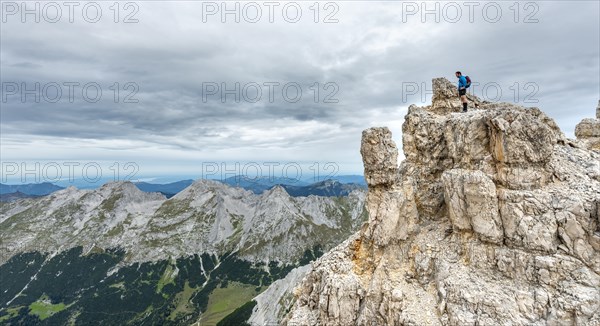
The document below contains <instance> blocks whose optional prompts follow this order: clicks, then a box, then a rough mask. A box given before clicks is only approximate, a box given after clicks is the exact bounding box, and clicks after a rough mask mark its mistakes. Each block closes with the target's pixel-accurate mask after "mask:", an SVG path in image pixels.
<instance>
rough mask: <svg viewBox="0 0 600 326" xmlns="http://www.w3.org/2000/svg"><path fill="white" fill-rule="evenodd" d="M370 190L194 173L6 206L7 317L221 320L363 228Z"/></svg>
mask: <svg viewBox="0 0 600 326" xmlns="http://www.w3.org/2000/svg"><path fill="white" fill-rule="evenodd" d="M365 195H366V192H365V190H364V189H359V188H357V189H354V190H353V191H351V192H350V193H348V194H347V195H346V196H338V197H335V196H329V197H324V196H314V195H311V196H308V197H292V196H290V195H289V194H288V193H287V192H286V191H285V189H284V188H283V187H281V186H274V187H272V188H271V189H269V190H267V191H265V192H263V193H262V194H260V195H257V194H255V193H253V192H251V191H248V190H245V189H242V188H236V187H231V186H228V185H226V184H223V183H221V182H217V181H211V180H197V181H194V182H193V183H192V184H190V185H189V186H188V187H186V188H185V189H183V190H182V191H180V192H178V193H177V194H176V195H174V196H173V197H171V198H166V196H164V195H163V194H160V193H156V192H144V191H141V190H140V189H138V187H136V185H134V184H133V183H131V182H111V183H107V184H105V185H103V186H102V187H100V188H98V189H94V190H87V189H86V190H81V189H77V188H74V187H69V188H66V189H63V190H59V191H56V192H53V193H51V194H50V195H47V196H44V197H41V198H33V199H21V200H17V201H13V202H4V203H0V250H1V251H0V253H1V256H0V264H1V265H0V278H1V279H2V282H0V283H1V285H0V306H1V307H2V308H0V323H7V324H19V323H26V324H68V323H71V322H72V323H76V324H87V323H106V324H123V323H127V322H129V323H133V324H164V325H169V324H170V325H179V324H192V323H194V322H198V321H201V322H203V323H207V324H214V323H216V322H218V321H219V320H221V319H223V318H224V317H225V316H226V315H227V314H229V313H230V312H232V311H233V310H234V309H235V308H238V307H239V306H241V305H243V304H244V303H246V302H249V301H250V300H251V299H252V298H253V297H255V296H256V295H257V294H259V293H261V292H262V291H264V290H265V289H266V288H267V287H268V285H270V284H271V283H272V282H273V281H275V280H277V279H280V278H283V277H285V276H286V275H287V273H288V272H290V271H291V270H293V269H294V268H296V267H299V266H303V265H306V264H308V263H309V262H310V261H311V260H314V259H315V258H317V257H318V256H320V255H321V254H322V253H323V252H325V251H327V250H329V249H330V248H332V247H333V246H335V245H337V244H338V243H339V242H340V241H341V240H342V239H344V238H346V237H348V236H349V235H350V234H352V233H353V232H355V231H356V230H357V229H358V227H359V226H360V225H361V224H362V223H363V221H364V220H365V219H366V211H365V210H364V200H365Z"/></svg>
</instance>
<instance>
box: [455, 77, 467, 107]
mask: <svg viewBox="0 0 600 326" xmlns="http://www.w3.org/2000/svg"><path fill="white" fill-rule="evenodd" d="M456 77H457V78H458V95H459V96H460V100H461V102H462V105H463V112H467V88H468V87H469V86H471V81H470V80H469V76H467V77H466V78H465V76H463V75H462V73H461V72H460V71H457V72H456Z"/></svg>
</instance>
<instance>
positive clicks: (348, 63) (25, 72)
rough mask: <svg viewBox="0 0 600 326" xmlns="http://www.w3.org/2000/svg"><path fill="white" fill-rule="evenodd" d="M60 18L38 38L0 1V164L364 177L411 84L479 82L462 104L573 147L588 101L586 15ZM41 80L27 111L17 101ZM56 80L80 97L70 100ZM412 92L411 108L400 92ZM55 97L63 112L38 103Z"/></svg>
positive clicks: (37, 31)
mask: <svg viewBox="0 0 600 326" xmlns="http://www.w3.org/2000/svg"><path fill="white" fill-rule="evenodd" d="M57 3H58V5H59V6H60V10H61V11H62V16H60V17H59V18H56V17H57V16H56V9H57V8H56V7H54V6H48V5H47V3H45V2H39V4H40V11H39V12H40V22H39V23H36V22H35V19H36V17H35V14H27V15H25V16H24V17H23V16H22V15H21V14H22V11H23V9H24V8H22V7H21V2H6V1H3V2H2V20H3V21H2V29H1V35H0V36H1V50H0V54H1V61H0V65H1V67H0V68H1V79H2V103H0V104H1V105H2V109H1V122H0V127H1V152H2V153H1V154H2V161H3V162H4V163H5V162H19V163H21V162H35V161H39V162H42V163H43V162H47V161H77V162H89V161H99V162H100V161H102V162H120V163H125V162H136V163H137V165H138V166H139V172H138V175H139V176H153V175H154V176H164V175H190V176H199V175H200V174H201V172H202V171H201V167H200V166H201V164H202V163H206V162H217V163H222V162H236V161H238V162H241V163H242V164H244V162H250V161H254V162H265V161H268V162H279V163H280V164H286V163H289V162H300V163H301V164H303V166H308V165H310V164H312V162H318V163H319V164H320V167H319V169H321V168H322V166H323V164H325V163H327V162H335V164H337V166H338V167H339V170H338V171H337V172H338V174H362V163H361V158H360V154H359V147H360V137H361V131H362V130H363V129H366V128H368V127H372V126H388V127H389V128H390V129H391V130H392V132H393V134H394V139H395V141H396V143H397V144H398V146H399V147H400V146H401V131H402V129H401V127H402V122H403V117H404V115H405V114H406V110H407V107H408V106H409V105H410V104H413V103H415V104H418V105H425V104H427V103H429V101H430V94H428V93H427V92H426V91H425V90H423V89H422V86H423V85H425V86H426V87H427V88H428V89H430V88H431V84H430V83H431V79H432V78H434V77H440V76H443V77H447V78H448V79H450V80H451V81H453V82H454V81H455V80H456V78H455V77H454V71H456V70H461V71H463V72H464V73H465V74H467V75H469V76H471V78H472V79H473V81H474V82H479V83H481V85H488V86H487V90H488V92H487V94H482V90H483V87H482V86H479V87H478V88H477V87H476V88H475V89H474V91H475V95H477V96H480V97H484V98H485V99H488V100H497V96H496V95H497V94H496V90H497V89H498V88H499V89H500V90H501V91H502V98H501V100H503V101H509V102H517V103H518V104H521V105H525V106H538V107H540V108H541V109H542V110H543V111H545V112H546V113H547V114H548V115H550V116H551V117H552V118H554V119H555V120H556V121H557V122H558V124H559V125H560V127H561V128H562V129H563V131H564V132H565V133H566V134H567V136H569V137H573V131H574V128H575V125H576V124H577V123H578V122H579V121H580V120H581V119H582V118H585V117H593V116H594V112H595V108H596V105H597V103H598V99H599V97H600V95H599V94H600V81H599V78H600V77H599V76H600V43H599V42H600V35H599V30H600V22H599V16H600V8H599V2H598V1H548V2H547V1H533V2H529V3H528V5H526V4H525V2H520V3H519V4H518V5H516V6H515V5H514V3H515V2H513V1H509V2H500V1H497V2H493V3H491V4H490V3H488V2H477V1H473V2H471V6H472V7H469V5H467V4H466V3H463V2H453V3H447V2H428V3H427V4H426V5H427V8H423V7H422V3H423V2H421V1H419V2H406V1H405V2H383V1H368V2H367V1H354V2H330V4H329V5H326V3H325V2H321V3H319V5H318V6H315V5H314V2H312V1H310V2H295V3H292V4H288V5H287V6H285V10H284V5H285V4H286V3H279V5H278V6H272V7H270V5H269V3H268V2H267V3H265V2H255V3H251V4H250V5H249V3H248V2H229V3H228V4H227V5H228V7H227V8H228V9H234V8H235V6H236V4H237V5H239V6H240V10H239V12H238V13H239V15H240V17H239V19H240V22H239V23H237V22H235V16H234V14H228V15H226V16H225V20H224V21H223V17H221V11H222V9H223V8H220V3H221V2H204V3H203V2H187V1H173V2H166V1H160V2H158V1H157V2H154V1H145V2H139V1H138V2H132V5H130V6H129V7H125V6H124V3H121V6H120V7H119V9H118V10H117V8H116V7H112V8H111V7H110V6H111V5H112V3H113V2H96V3H93V4H91V5H90V4H88V5H87V6H86V4H87V3H86V2H81V3H78V4H79V5H78V6H75V7H73V12H72V14H71V16H72V17H69V7H66V6H64V5H62V2H57ZM402 3H404V5H403V4H402ZM473 3H475V5H473ZM28 4H29V9H32V8H34V2H29V3H28ZM436 4H437V6H439V12H438V16H437V17H436V14H435V8H436V7H435V6H436ZM44 6H46V7H44ZM311 6H312V7H311ZM84 7H85V8H86V10H85V11H86V12H87V15H86V16H84V13H83V12H84V10H83V8H84ZM97 7H99V8H100V9H101V11H102V15H101V16H98V18H96V13H95V11H96V10H97ZM257 7H258V8H260V9H261V11H262V16H261V17H259V18H256V17H257V16H256V8H257ZM298 7H300V8H301V14H300V15H299V16H298V15H297V14H296V10H297V8H298ZM317 7H318V10H317ZM270 8H273V9H272V10H273V11H272V13H270V12H269V11H270ZM470 8H472V11H471V9H470ZM423 9H433V12H434V13H431V14H428V15H426V16H425V17H422V16H421V13H422V11H423ZM457 9H460V10H461V16H457ZM498 9H499V10H501V13H499V14H497V13H496V11H497V10H498ZM234 11H235V10H234ZM117 12H118V17H115V14H116V13H117ZM213 13H214V14H213ZM317 13H318V17H317V15H316V14H317ZM70 18H71V19H72V20H73V22H72V23H71V22H70V21H69V20H70ZM423 18H424V19H423ZM436 18H437V19H438V20H439V22H436ZM115 19H116V20H117V22H116V23H115V22H114V20H115ZM270 19H272V20H273V21H274V22H272V23H271V22H270ZM315 19H316V20H317V21H318V22H316V23H315ZM56 20H57V22H54V23H53V22H52V21H56ZM94 20H98V21H97V22H95V23H94V22H93V21H94ZM125 20H127V21H130V22H129V23H125V22H124V21H125ZM136 20H137V22H136ZM256 20H258V22H255V23H253V22H252V21H256ZM294 20H298V21H297V22H295V23H292V21H294ZM515 21H516V22H515ZM36 82H37V83H40V93H42V96H41V97H40V101H39V103H36V100H35V96H34V95H32V94H28V93H25V94H24V95H25V99H24V101H23V100H22V95H23V94H22V93H23V89H22V88H23V86H25V87H27V88H29V89H35V83H36ZM65 83H66V84H65ZM69 83H79V85H78V86H73V89H74V94H73V96H72V97H73V101H72V103H71V101H70V99H69V94H68V93H69V86H68V84H69ZM88 83H96V84H90V85H96V86H99V87H100V88H101V90H102V97H101V98H100V99H99V100H98V101H97V102H95V103H94V102H92V100H93V99H94V97H95V88H94V87H90V88H88V89H87V90H88V93H87V95H88V98H87V100H86V98H85V97H84V96H83V95H82V88H83V85H85V84H88ZM115 83H118V86H119V88H120V91H119V96H118V99H117V102H118V103H115V96H114V95H115V91H114V89H115V88H114V86H115V85H116V84H115ZM127 83H130V84H127ZM236 83H239V85H240V89H239V92H240V93H241V94H240V101H239V102H236V99H235V95H234V94H229V95H226V96H225V100H226V101H225V103H223V102H222V97H223V96H222V94H221V92H220V89H219V90H215V85H217V86H218V87H219V88H222V86H223V85H224V86H225V87H227V88H229V89H234V90H235V85H236ZM277 83H278V84H277ZM315 83H317V84H315ZM286 84H287V85H288V86H289V87H288V88H287V99H286V97H285V96H284V95H283V94H282V90H283V86H284V85H286ZM409 84H410V85H417V86H418V88H419V89H418V92H417V94H415V95H410V96H407V94H406V92H403V89H404V90H406V87H407V85H409ZM15 85H16V89H15ZM56 85H60V86H61V91H62V97H60V98H58V99H57V100H56V103H51V101H54V98H55V97H56ZM257 85H258V86H259V87H260V90H261V92H262V97H261V98H260V99H256V94H257V93H256V91H257V89H258V88H257ZM269 85H275V86H269ZM315 85H316V86H315ZM125 86H127V89H124V87H125ZM297 86H300V89H301V90H302V95H301V96H297V94H296V91H297V89H296V88H297ZM269 87H272V88H269ZM408 87H412V86H408ZM316 88H318V89H319V91H318V94H317V93H316V91H315V89H316ZM271 89H272V90H273V93H272V99H270V98H269V95H270V94H269V93H270V92H269V91H270V90H271ZM516 89H519V93H518V94H516V93H515V91H516ZM44 91H46V93H47V94H44ZM215 92H216V94H212V93H215ZM34 93H35V92H34ZM131 93H133V94H131ZM234 93H235V92H234ZM127 95H131V96H130V97H129V98H128V99H129V100H134V101H135V100H137V103H125V98H126V96H127ZM421 95H424V96H425V97H424V98H422V97H423V96H421ZM296 99H297V100H298V101H297V102H293V101H294V100H296ZM532 101H534V102H532ZM535 101H537V103H535ZM2 172H3V173H5V172H6V171H5V170H4V168H3V171H2ZM310 173H312V172H311V171H308V170H305V171H303V174H304V175H307V174H310Z"/></svg>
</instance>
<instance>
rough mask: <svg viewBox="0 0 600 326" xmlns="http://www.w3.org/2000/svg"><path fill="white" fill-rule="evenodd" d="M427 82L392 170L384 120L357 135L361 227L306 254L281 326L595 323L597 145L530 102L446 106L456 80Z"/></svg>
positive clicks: (599, 209)
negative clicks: (582, 142) (426, 100)
mask: <svg viewBox="0 0 600 326" xmlns="http://www.w3.org/2000/svg"><path fill="white" fill-rule="evenodd" d="M433 90H434V95H433V100H432V104H431V105H429V106H425V107H417V106H414V105H413V106H411V107H410V108H409V110H408V114H407V116H406V119H405V122H404V124H403V126H402V129H403V138H402V141H403V150H404V154H405V157H406V160H405V161H403V162H402V164H400V165H399V166H398V163H397V156H398V150H397V148H396V146H395V144H394V142H393V141H392V138H391V132H390V131H389V130H388V129H387V128H385V127H384V128H371V129H367V130H365V131H364V132H363V137H362V144H361V154H362V156H363V162H364V166H365V178H366V180H367V183H368V186H369V191H368V194H367V199H366V206H367V210H368V212H369V219H368V222H367V223H365V225H364V226H363V227H362V229H361V230H360V231H359V232H357V233H356V234H354V235H353V236H351V237H350V238H349V239H347V240H346V241H345V242H344V243H342V244H340V245H338V246H337V247H336V248H334V249H333V250H331V251H330V252H328V253H326V254H325V255H324V256H323V257H321V258H320V259H318V260H317V261H316V262H314V263H313V266H312V269H311V270H310V271H309V272H308V274H307V276H306V277H305V278H304V279H303V281H302V282H301V283H300V285H299V286H298V287H297V288H296V289H295V292H294V294H295V297H296V301H295V303H294V305H293V307H292V308H291V311H290V312H289V314H288V315H287V316H286V318H285V319H284V321H283V323H284V324H286V325H497V324H500V325H565V324H569V325H600V153H598V152H595V151H590V150H588V149H585V148H582V147H581V146H579V145H578V143H577V141H572V140H570V139H568V138H566V137H565V136H564V135H563V133H562V132H561V131H560V129H559V128H558V126H557V125H556V123H555V122H554V121H553V120H552V119H551V118H549V117H548V116H546V115H545V114H544V113H543V112H542V111H541V110H539V109H537V108H524V107H520V106H517V105H513V104H509V103H484V102H481V101H479V100H478V99H476V98H471V100H472V101H476V102H478V103H481V104H480V108H479V109H478V110H471V111H469V112H468V113H465V114H463V113H456V112H457V111H459V110H460V104H459V103H458V100H457V98H456V97H457V96H456V94H455V92H456V91H455V86H454V85H453V84H451V83H450V82H449V81H447V80H446V79H443V78H438V79H434V80H433ZM580 130H581V128H580ZM579 134H580V133H579Z"/></svg>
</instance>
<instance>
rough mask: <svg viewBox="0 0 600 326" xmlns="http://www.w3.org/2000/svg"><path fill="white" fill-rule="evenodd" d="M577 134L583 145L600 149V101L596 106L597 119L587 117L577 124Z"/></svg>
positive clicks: (592, 148)
mask: <svg viewBox="0 0 600 326" xmlns="http://www.w3.org/2000/svg"><path fill="white" fill-rule="evenodd" d="M575 136H576V137H577V139H578V140H580V141H581V142H582V143H583V146H584V147H586V148H588V149H591V150H596V151H600V101H598V107H597V108H596V119H591V118H586V119H583V120H581V122H580V123H579V124H577V126H575Z"/></svg>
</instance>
